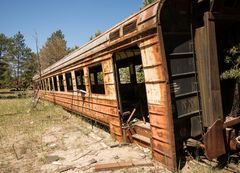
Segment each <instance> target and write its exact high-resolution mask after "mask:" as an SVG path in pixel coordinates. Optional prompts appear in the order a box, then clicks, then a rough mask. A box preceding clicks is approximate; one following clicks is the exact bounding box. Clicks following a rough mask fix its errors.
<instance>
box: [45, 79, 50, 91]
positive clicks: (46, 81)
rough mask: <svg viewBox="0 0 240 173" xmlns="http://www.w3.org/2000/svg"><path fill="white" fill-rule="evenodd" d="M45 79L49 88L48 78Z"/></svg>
mask: <svg viewBox="0 0 240 173" xmlns="http://www.w3.org/2000/svg"><path fill="white" fill-rule="evenodd" d="M45 80H46V85H47V90H49V83H48V79H45Z"/></svg>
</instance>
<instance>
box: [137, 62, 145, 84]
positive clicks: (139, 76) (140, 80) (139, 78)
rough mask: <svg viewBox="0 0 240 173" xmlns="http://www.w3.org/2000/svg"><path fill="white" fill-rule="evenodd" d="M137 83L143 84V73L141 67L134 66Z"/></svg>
mask: <svg viewBox="0 0 240 173" xmlns="http://www.w3.org/2000/svg"><path fill="white" fill-rule="evenodd" d="M135 72H136V80H137V83H144V72H143V67H142V65H136V66H135Z"/></svg>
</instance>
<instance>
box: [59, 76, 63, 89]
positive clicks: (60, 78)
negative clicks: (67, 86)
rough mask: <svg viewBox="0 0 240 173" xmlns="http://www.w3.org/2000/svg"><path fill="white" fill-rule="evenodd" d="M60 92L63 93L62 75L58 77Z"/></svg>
mask: <svg viewBox="0 0 240 173" xmlns="http://www.w3.org/2000/svg"><path fill="white" fill-rule="evenodd" d="M58 81H59V87H60V91H64V83H63V75H59V76H58Z"/></svg>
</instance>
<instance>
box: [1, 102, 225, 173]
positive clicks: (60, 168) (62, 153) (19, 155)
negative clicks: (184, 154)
mask: <svg viewBox="0 0 240 173" xmlns="http://www.w3.org/2000/svg"><path fill="white" fill-rule="evenodd" d="M32 105H33V103H32V100H31V99H30V98H22V99H0V172H1V173H11V172H12V173H13V172H14V173H15V172H19V173H21V172H22V173H23V172H24V173H25V172H43V173H52V172H67V173H70V172H71V173H73V172H95V165H96V164H99V163H109V162H111V163H112V162H121V161H133V162H134V161H146V162H151V152H150V150H149V149H146V148H142V147H140V146H138V145H136V144H129V145H123V146H116V144H118V142H116V141H114V140H113V139H112V138H111V136H110V134H109V133H108V132H107V131H105V128H104V127H102V126H98V125H96V124H91V122H90V121H87V120H86V119H84V118H81V117H80V116H76V115H74V114H71V113H69V112H67V111H65V110H63V109H62V108H61V107H60V106H56V105H53V104H51V103H48V102H44V101H40V102H39V103H38V104H37V107H36V108H34V109H32ZM153 164H154V165H153V166H145V167H132V168H125V169H119V170H114V171H107V172H117V173H118V172H119V173H123V172H126V173H127V172H133V173H134V172H136V173H141V172H157V173H163V172H164V173H165V172H169V171H168V170H166V169H165V168H164V167H162V166H161V165H160V164H159V163H156V162H153ZM179 172H184V173H192V172H196V173H197V172H224V171H213V169H212V168H211V167H209V166H208V167H206V166H205V165H202V164H198V163H197V162H195V161H190V162H188V163H187V164H186V166H185V167H184V168H183V169H182V170H179Z"/></svg>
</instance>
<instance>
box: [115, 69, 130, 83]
mask: <svg viewBox="0 0 240 173" xmlns="http://www.w3.org/2000/svg"><path fill="white" fill-rule="evenodd" d="M118 71H119V78H120V83H121V84H128V83H131V79H130V68H129V67H121V68H119V70H118Z"/></svg>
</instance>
